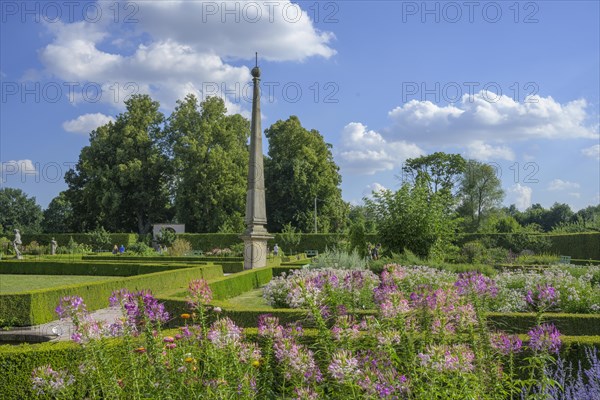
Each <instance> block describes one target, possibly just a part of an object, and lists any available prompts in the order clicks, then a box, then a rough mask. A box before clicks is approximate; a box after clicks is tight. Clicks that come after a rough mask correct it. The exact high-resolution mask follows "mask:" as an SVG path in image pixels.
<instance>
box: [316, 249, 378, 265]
mask: <svg viewBox="0 0 600 400" xmlns="http://www.w3.org/2000/svg"><path fill="white" fill-rule="evenodd" d="M306 268H311V269H319V268H333V269H366V268H367V261H366V259H365V258H364V257H361V256H360V255H359V254H358V251H356V249H354V250H353V251H352V253H348V252H347V251H344V250H338V249H333V250H328V251H326V252H324V253H321V254H319V255H318V256H317V257H315V258H313V259H312V261H311V263H310V264H309V265H308V266H307V267H306Z"/></svg>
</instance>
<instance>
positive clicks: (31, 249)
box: [24, 240, 46, 256]
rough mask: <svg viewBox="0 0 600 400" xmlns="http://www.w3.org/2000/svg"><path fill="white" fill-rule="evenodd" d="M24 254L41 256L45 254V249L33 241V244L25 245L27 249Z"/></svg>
mask: <svg viewBox="0 0 600 400" xmlns="http://www.w3.org/2000/svg"><path fill="white" fill-rule="evenodd" d="M24 253H26V254H31V255H34V256H41V255H43V254H45V253H46V248H45V247H44V246H41V245H40V244H39V243H38V242H36V241H35V240H34V241H33V242H31V243H29V244H28V245H27V247H26V248H25V250H24Z"/></svg>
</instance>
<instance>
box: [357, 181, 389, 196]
mask: <svg viewBox="0 0 600 400" xmlns="http://www.w3.org/2000/svg"><path fill="white" fill-rule="evenodd" d="M384 190H387V188H386V187H385V186H383V185H382V184H381V183H378V182H373V183H371V184H370V185H367V186H366V187H365V188H364V189H363V191H362V195H363V197H372V196H373V193H377V192H381V191H384Z"/></svg>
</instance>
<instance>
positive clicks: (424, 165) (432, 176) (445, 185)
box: [402, 152, 466, 193]
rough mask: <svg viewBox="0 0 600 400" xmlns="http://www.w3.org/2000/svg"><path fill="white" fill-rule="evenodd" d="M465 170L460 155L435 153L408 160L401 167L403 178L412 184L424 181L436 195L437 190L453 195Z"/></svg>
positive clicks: (464, 162) (464, 164) (463, 161)
mask: <svg viewBox="0 0 600 400" xmlns="http://www.w3.org/2000/svg"><path fill="white" fill-rule="evenodd" d="M465 168H466V161H465V159H464V158H463V157H462V156H461V155H460V154H447V153H444V152H436V153H433V154H429V155H426V156H421V157H417V158H409V159H408V160H406V162H405V164H404V166H403V167H402V172H403V177H405V178H407V179H408V181H409V182H412V183H413V184H414V183H415V182H416V181H417V179H423V180H425V182H427V184H428V186H429V189H430V190H431V191H432V192H433V193H437V191H438V190H446V191H448V192H450V193H453V192H454V188H455V185H456V184H457V182H458V181H459V179H460V177H461V176H462V174H463V173H464V172H465Z"/></svg>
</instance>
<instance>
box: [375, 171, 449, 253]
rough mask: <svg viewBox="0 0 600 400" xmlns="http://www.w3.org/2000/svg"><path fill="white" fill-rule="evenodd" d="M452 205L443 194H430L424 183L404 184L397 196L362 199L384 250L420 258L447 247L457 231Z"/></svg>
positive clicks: (385, 193)
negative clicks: (414, 255)
mask: <svg viewBox="0 0 600 400" xmlns="http://www.w3.org/2000/svg"><path fill="white" fill-rule="evenodd" d="M451 201H452V200H451V197H450V195H449V194H448V193H444V191H439V192H438V193H431V192H430V190H429V186H428V183H427V182H426V181H425V180H417V181H416V182H415V184H414V185H413V184H410V183H408V182H405V183H404V184H403V185H402V187H401V188H400V189H399V190H398V191H396V192H392V191H391V190H385V191H381V192H378V193H374V194H373V199H368V198H367V199H365V202H366V204H367V207H368V208H369V209H370V210H371V212H372V213H373V214H374V215H375V216H376V218H377V231H378V234H379V237H380V238H381V243H382V244H383V247H384V248H386V249H388V250H390V251H392V252H398V253H402V252H404V250H405V249H407V250H410V251H412V252H413V253H415V254H417V255H419V256H422V257H427V256H430V255H432V252H433V251H434V250H438V251H439V250H443V249H445V248H447V247H448V246H449V244H450V240H451V239H452V237H453V236H454V233H455V227H456V220H455V218H454V215H453V213H452V212H451V211H450V207H449V206H448V205H449V203H450V202H451ZM438 255H439V254H438Z"/></svg>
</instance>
